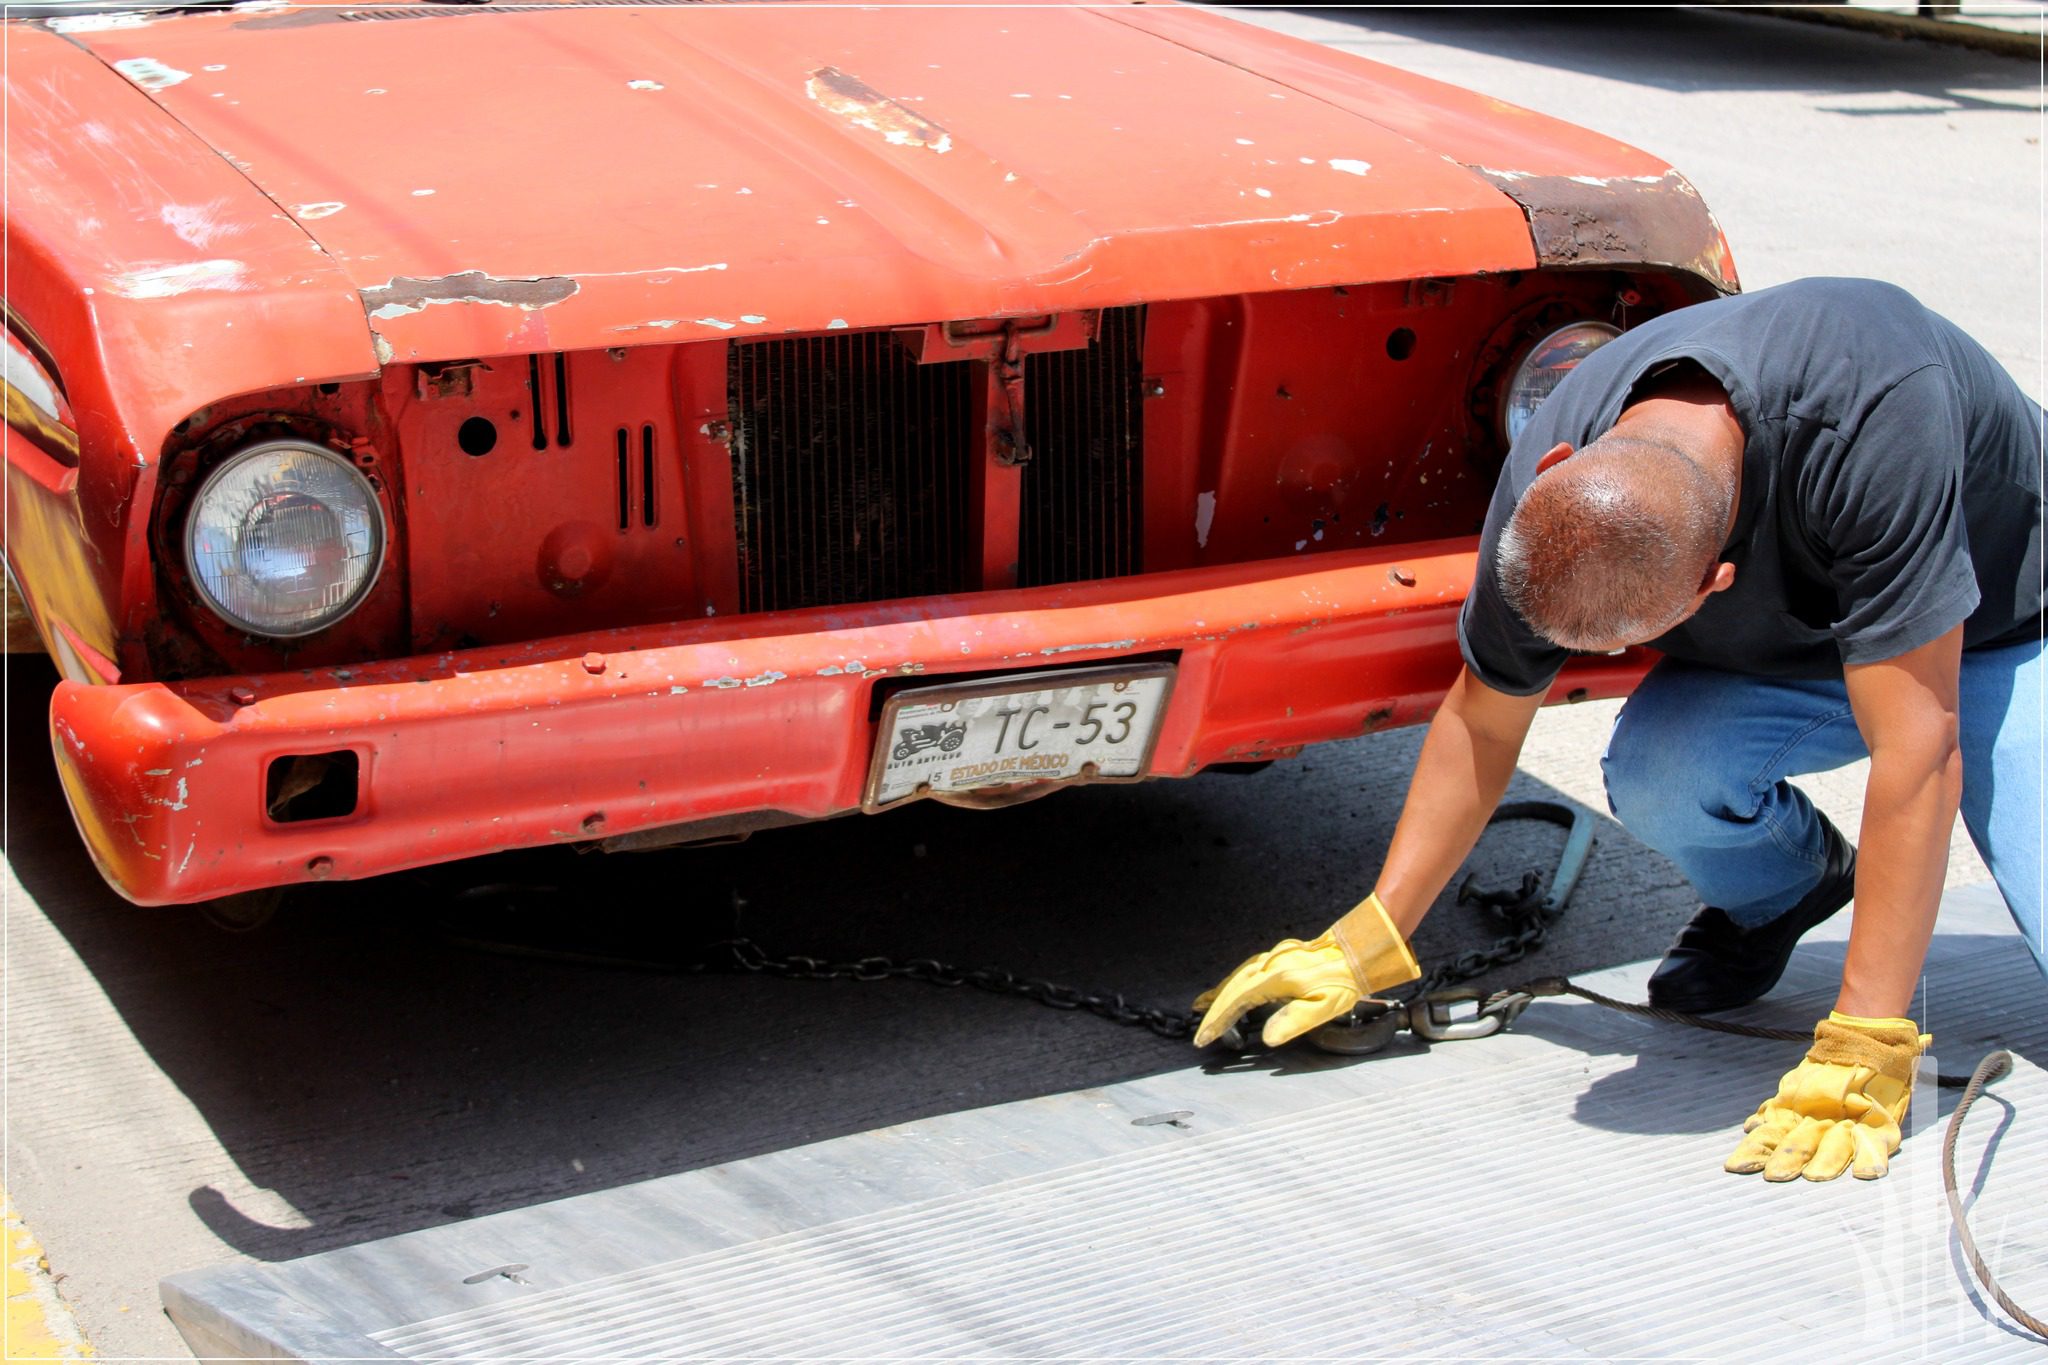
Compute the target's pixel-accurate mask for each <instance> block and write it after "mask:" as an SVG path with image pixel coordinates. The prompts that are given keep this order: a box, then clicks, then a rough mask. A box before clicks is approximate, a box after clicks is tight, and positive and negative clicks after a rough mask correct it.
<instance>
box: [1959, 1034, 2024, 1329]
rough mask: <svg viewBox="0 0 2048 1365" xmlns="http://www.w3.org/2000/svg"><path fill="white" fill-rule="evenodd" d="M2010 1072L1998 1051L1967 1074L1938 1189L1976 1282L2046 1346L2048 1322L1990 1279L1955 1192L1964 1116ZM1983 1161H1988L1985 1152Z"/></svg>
mask: <svg viewBox="0 0 2048 1365" xmlns="http://www.w3.org/2000/svg"><path fill="white" fill-rule="evenodd" d="M2010 1070H2012V1054H2011V1053H2010V1052H2007V1051H2006V1050H2005V1049H2003V1048H2000V1049H1998V1050H1997V1051H1995V1052H1987V1053H1986V1054H1984V1060H1983V1061H1981V1062H1979V1063H1977V1069H1976V1070H1975V1071H1973V1072H1971V1073H1970V1079H1969V1081H1968V1082H1967V1083H1966V1084H1965V1085H1964V1087H1963V1097H1962V1098H1961V1099H1959V1100H1957V1101H1956V1107H1955V1112H1954V1113H1952V1114H1950V1115H1949V1116H1948V1130H1947V1131H1946V1132H1944V1133H1943V1134H1942V1135H1941V1187H1942V1190H1943V1192H1944V1193H1946V1194H1947V1195H1948V1216H1949V1218H1950V1219H1951V1220H1952V1221H1953V1222H1954V1223H1955V1225H1956V1240H1957V1241H1959V1242H1961V1243H1962V1244H1963V1254H1964V1255H1965V1256H1968V1257H1969V1258H1970V1269H1971V1270H1972V1271H1974V1272H1975V1273H1976V1276H1977V1280H1978V1283H1980V1284H1982V1285H1983V1286H1984V1291H1985V1292H1986V1293H1988V1294H1989V1295H1991V1298H1992V1301H1993V1302H1995V1303H1996V1304H1997V1305H1998V1306H1999V1307H2000V1308H2003V1309H2004V1310H2005V1311H2006V1312H2007V1313H2008V1314H2009V1315H2010V1316H2011V1317H2012V1320H2013V1321H2014V1322H2017V1323H2019V1324H2020V1325H2021V1326H2023V1327H2025V1328H2026V1329H2027V1330H2028V1331H2030V1332H2032V1333H2033V1334H2034V1335H2035V1336H2037V1337H2040V1338H2041V1339H2042V1341H2043V1342H2044V1343H2048V1323H2044V1322H2042V1321H2041V1319H2039V1318H2037V1317H2035V1316H2034V1315H2033V1314H2032V1313H2029V1312H2028V1311H2027V1310H2026V1309H2024V1308H2022V1307H2020V1306H2019V1305H2018V1304H2016V1303H2014V1302H2013V1301H2012V1296H2011V1295H2009V1294H2007V1293H2006V1292H2005V1290H2004V1289H2003V1288H2001V1287H2000V1286H1999V1283H1998V1281H1997V1279H1995V1278H1994V1277H1993V1276H1992V1274H1991V1267H1990V1266H1988V1265H1986V1264H1985V1263H1984V1255H1983V1253H1982V1252H1980V1251H1978V1250H1977V1239H1976V1238H1974V1237H1972V1236H1970V1222H1969V1220H1968V1219H1967V1218H1965V1217H1963V1197H1962V1195H1961V1194H1960V1193H1958V1192H1957V1190H1956V1138H1957V1137H1958V1136H1959V1135H1960V1134H1961V1133H1962V1131H1963V1116H1964V1115H1966V1114H1968V1113H1969V1112H1970V1106H1971V1105H1973V1104H1975V1103H1976V1102H1977V1097H1978V1096H1979V1095H1981V1094H1983V1093H1984V1087H1985V1086H1987V1085H1989V1084H1991V1082H1993V1081H1995V1080H1997V1079H1998V1078H1999V1077H2000V1076H2003V1075H2004V1074H2005V1073H2006V1072H2008V1071H2010ZM1985 1159H1986V1160H1989V1159H1990V1158H1989V1154H1988V1153H1987V1155H1986V1158H1985Z"/></svg>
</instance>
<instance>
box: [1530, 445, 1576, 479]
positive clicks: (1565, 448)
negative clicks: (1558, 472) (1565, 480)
mask: <svg viewBox="0 0 2048 1365" xmlns="http://www.w3.org/2000/svg"><path fill="white" fill-rule="evenodd" d="M1571 455H1572V448H1571V446H1569V445H1568V444H1566V443H1565V442H1563V441H1559V442H1558V443H1557V444H1556V445H1554V446H1552V447H1551V448H1550V453H1549V454H1547V455H1545V456H1544V457H1543V458H1542V459H1540V460H1538V461H1537V462H1536V472H1537V473H1538V474H1541V473H1542V472H1543V471H1544V470H1546V469H1548V468H1550V467H1551V466H1552V465H1554V464H1562V463H1563V462H1564V461H1566V460H1568V459H1570V458H1571Z"/></svg>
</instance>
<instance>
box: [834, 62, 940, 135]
mask: <svg viewBox="0 0 2048 1365" xmlns="http://www.w3.org/2000/svg"><path fill="white" fill-rule="evenodd" d="M804 93H805V94H806V95H809V96H810V97H811V99H812V101H813V102H815V103H816V104H817V105H818V107H819V108H821V109H823V110H824V111H825V112H826V113H828V114H837V115H838V116H839V117H840V118H843V119H845V120H846V121H847V122H848V123H851V124H853V125H854V126H855V127H857V128H866V129H868V130H869V131H870V132H876V133H880V134H881V135H882V140H883V141H884V142H887V143H889V144H891V145H892V146H897V147H923V148H925V149H927V150H929V151H934V152H939V153H942V154H943V153H945V152H950V151H952V150H953V137H952V134H950V133H948V132H947V131H946V130H945V129H944V128H941V127H940V126H939V125H938V124H936V123H933V122H932V121H931V120H930V119H928V118H926V117H925V116H924V115H922V114H920V113H918V112H917V111H916V110H915V109H909V108H906V107H904V106H903V105H901V104H898V103H897V102H896V101H895V100H892V99H890V98H889V97H888V96H887V95H884V94H883V93H882V92H881V91H879V90H877V89H875V88H874V87H873V86H871V85H869V84H868V83H867V82H866V81H863V80H861V79H860V78H859V77H857V76H849V75H847V74H846V73H845V72H844V71H841V70H840V69H839V68H838V67H836V66H821V67H819V68H818V69H817V70H816V71H813V72H812V73H811V78H810V79H809V80H808V81H805V82H804Z"/></svg>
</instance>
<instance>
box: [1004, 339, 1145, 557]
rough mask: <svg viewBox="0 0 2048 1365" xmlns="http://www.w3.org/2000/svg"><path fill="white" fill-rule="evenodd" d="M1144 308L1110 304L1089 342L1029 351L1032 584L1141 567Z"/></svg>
mask: <svg viewBox="0 0 2048 1365" xmlns="http://www.w3.org/2000/svg"><path fill="white" fill-rule="evenodd" d="M1144 334H1145V310H1144V309H1143V308H1105V309H1103V310H1102V322H1101V326H1100V328H1099V329H1098V330H1097V333H1096V338H1095V340H1094V341H1093V342H1092V343H1090V344H1089V346H1088V348H1087V349H1086V350H1080V351H1051V352H1047V353H1044V354H1040V355H1031V356H1026V357H1025V360H1024V432H1025V441H1026V442H1027V443H1028V444H1029V445H1030V447H1031V463H1030V464H1028V465H1026V466H1025V468H1024V505H1023V509H1022V518H1021V525H1020V527H1019V536H1018V546H1017V548H1018V557H1017V581H1018V583H1019V584H1020V585H1021V586H1023V587H1043V586H1044V585H1046V584H1048V583H1074V582H1078V581H1080V580H1083V579H1089V578H1114V577H1117V576H1119V575H1123V574H1134V573H1137V572H1139V571H1140V565H1139V553H1138V551H1139V542H1140V539H1141V531H1142V526H1143V520H1142V514H1143V510H1144V498H1143V495H1142V494H1143V489H1142V486H1141V475H1142V472H1143V468H1144V460H1143V456H1144V448H1145V432H1144V420H1143V419H1144V411H1145V400H1144V356H1145V340H1144Z"/></svg>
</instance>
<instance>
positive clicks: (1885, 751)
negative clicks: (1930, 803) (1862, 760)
mask: <svg viewBox="0 0 2048 1365" xmlns="http://www.w3.org/2000/svg"><path fill="white" fill-rule="evenodd" d="M1870 761H1871V768H1872V772H1873V774H1877V773H1884V774H1888V775H1891V776H1892V777H1893V778H1894V779H1895V780H1899V781H1903V782H1905V783H1907V784H1910V785H1912V786H1916V787H1917V786H1920V785H1922V784H1926V785H1930V786H1933V787H1935V788H1937V789H1939V790H1940V791H1941V792H1942V793H1943V794H1944V795H1945V796H1946V797H1948V798H1950V799H1952V800H1960V799H1961V796H1962V791H1963V749H1962V734H1961V727H1960V725H1959V724H1958V722H1957V720H1956V715H1955V713H1954V712H1953V711H1938V712H1934V713H1932V714H1930V715H1926V716H1922V717H1919V718H1918V723H1916V724H1914V725H1913V726H1911V727H1909V728H1906V729H1904V730H1903V732H1900V733H1894V734H1890V735H1887V736H1885V737H1884V738H1883V739H1881V740H1879V741H1878V742H1877V743H1874V744H1872V745H1871V746H1870Z"/></svg>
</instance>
